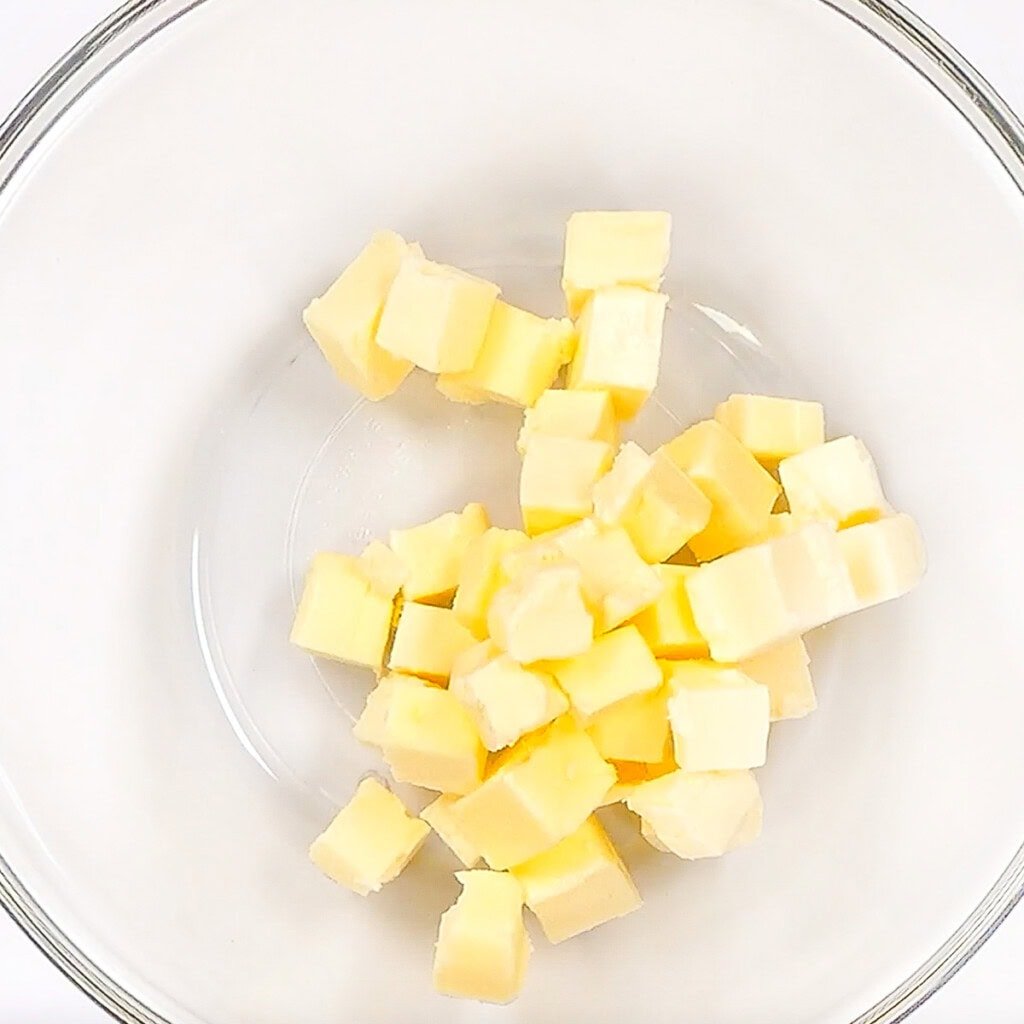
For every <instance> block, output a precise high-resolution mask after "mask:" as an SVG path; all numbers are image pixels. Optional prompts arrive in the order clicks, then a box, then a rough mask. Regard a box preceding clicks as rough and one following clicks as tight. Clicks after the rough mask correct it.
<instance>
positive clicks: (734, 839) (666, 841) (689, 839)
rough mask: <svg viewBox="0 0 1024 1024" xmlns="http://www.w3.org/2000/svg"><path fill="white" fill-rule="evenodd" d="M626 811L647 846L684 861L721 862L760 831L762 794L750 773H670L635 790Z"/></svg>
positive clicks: (628, 801)
mask: <svg viewBox="0 0 1024 1024" xmlns="http://www.w3.org/2000/svg"><path fill="white" fill-rule="evenodd" d="M626 806H627V807H628V808H629V809H630V810H631V811H633V813H634V814H639V815H640V818H641V821H642V825H643V828H642V831H643V835H644V838H645V839H647V840H648V842H650V843H651V845H652V846H655V847H656V848H657V849H661V850H664V851H665V852H669V853H674V854H675V855H676V856H677V857H682V858H683V859H684V860H696V859H698V858H701V857H720V856H721V855H722V854H723V853H726V852H728V851H729V850H733V849H736V848H737V847H739V846H745V845H746V844H748V843H751V842H753V841H754V840H755V839H756V838H757V837H758V835H759V834H760V832H761V820H762V813H763V812H762V804H761V794H760V792H759V790H758V788H757V782H756V780H755V779H754V776H753V774H752V773H751V772H749V771H735V772H686V771H677V772H671V773H669V774H668V775H662V776H661V777H660V778H657V779H653V780H651V781H650V782H641V783H640V784H639V785H637V786H636V787H635V788H634V789H633V791H632V792H631V793H630V794H629V795H628V796H627V797H626Z"/></svg>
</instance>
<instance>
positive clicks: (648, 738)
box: [587, 686, 669, 764]
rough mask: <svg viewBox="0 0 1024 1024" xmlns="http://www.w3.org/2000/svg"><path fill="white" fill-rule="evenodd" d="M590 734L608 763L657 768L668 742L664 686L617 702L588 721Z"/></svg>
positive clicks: (666, 693)
mask: <svg viewBox="0 0 1024 1024" xmlns="http://www.w3.org/2000/svg"><path fill="white" fill-rule="evenodd" d="M587 733H588V735H589V736H590V738H591V739H592V740H593V741H594V746H595V747H597V749H598V751H599V752H600V754H601V756H602V757H603V758H604V759H605V760H606V761H632V762H643V763H650V764H657V763H658V762H659V761H661V760H662V758H663V757H664V756H665V742H666V740H668V739H669V724H668V689H667V688H666V687H664V686H661V687H658V689H656V690H650V691H649V692H647V693H638V694H635V695H634V696H632V697H626V698H625V699H624V700H620V701H617V702H616V703H614V704H611V705H609V706H608V707H606V708H604V709H603V710H602V711H598V712H597V714H595V715H591V716H590V718H589V719H588V720H587Z"/></svg>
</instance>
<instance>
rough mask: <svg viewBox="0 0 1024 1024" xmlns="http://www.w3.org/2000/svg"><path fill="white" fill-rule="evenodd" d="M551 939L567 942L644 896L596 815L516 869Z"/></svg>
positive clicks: (629, 908) (514, 872) (633, 905)
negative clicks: (641, 895)
mask: <svg viewBox="0 0 1024 1024" xmlns="http://www.w3.org/2000/svg"><path fill="white" fill-rule="evenodd" d="M511 873H512V875H513V876H515V878H517V879H518V880H519V882H520V884H521V885H522V887H523V892H524V893H525V895H526V905H527V906H528V907H529V908H530V909H531V910H532V911H533V912H534V914H536V915H537V920H538V921H540V925H541V927H542V928H543V929H544V934H545V935H546V936H547V937H548V939H549V940H550V941H551V942H564V941H565V940H566V939H571V938H572V937H573V936H574V935H580V934H582V933H583V932H588V931H590V929H591V928H596V927H597V926H598V925H600V924H604V923H605V922H606V921H611V920H614V919H615V918H617V917H623V916H624V915H625V914H628V913H630V912H631V911H633V910H637V909H639V907H640V906H641V905H642V903H643V900H642V899H641V898H640V893H639V892H637V888H636V884H635V883H634V882H633V879H632V877H631V876H630V874H629V871H628V870H627V868H626V865H625V864H623V863H622V858H621V857H620V856H619V854H618V852H617V851H616V849H615V847H614V846H613V845H612V842H611V840H610V839H609V838H608V835H607V834H606V832H605V830H604V829H603V828H602V827H601V823H600V822H599V821H598V820H597V818H596V817H593V816H591V817H589V818H587V820H586V821H585V822H584V823H583V824H582V825H580V827H579V828H578V829H577V830H576V831H575V832H573V834H572V835H570V836H566V838H565V839H563V840H562V841H561V842H560V843H558V844H557V845H556V846H553V847H552V848H551V849H550V850H545V852H544V853H541V854H539V855H538V856H536V857H533V858H531V859H530V860H528V861H526V863H525V864H519V865H517V866H516V867H514V868H513V869H512V872H511Z"/></svg>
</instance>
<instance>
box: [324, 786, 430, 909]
mask: <svg viewBox="0 0 1024 1024" xmlns="http://www.w3.org/2000/svg"><path fill="white" fill-rule="evenodd" d="M429 834H430V829H429V827H428V826H427V825H426V824H425V823H424V822H422V821H418V820H417V819H416V818H413V817H411V816H410V815H409V813H408V812H407V811H406V809H405V806H404V805H403V803H402V801H401V800H399V799H398V797H397V796H395V794H394V793H392V792H391V791H390V790H387V789H385V788H384V787H383V786H382V785H381V784H380V783H379V782H378V781H377V780H376V779H363V781H362V782H360V783H359V787H358V788H357V789H356V792H355V796H353V797H352V799H351V800H350V801H349V802H348V804H346V805H345V806H344V807H343V808H342V809H341V811H339V812H338V815H337V817H336V818H335V819H334V820H333V821H332V822H331V823H330V825H328V826H327V829H326V831H325V832H324V833H323V835H321V836H319V837H318V838H317V839H316V840H314V842H313V845H312V846H311V847H310V848H309V856H310V859H311V860H312V861H313V863H314V864H315V865H316V866H317V867H318V868H319V869H320V870H321V871H322V872H323V873H324V874H325V875H327V877H328V878H331V879H333V880H334V881H335V882H338V883H340V884H341V885H344V886H347V887H348V888H349V889H351V890H352V891H353V892H357V893H359V895H360V896H366V895H368V894H369V893H371V892H379V891H380V888H381V886H382V885H384V884H386V883H387V882H390V881H391V880H392V879H394V878H397V877H398V875H399V874H400V873H401V871H402V869H403V868H404V867H405V866H406V864H408V863H409V861H410V860H412V858H413V857H414V856H415V854H416V851H417V850H419V848H420V847H421V846H422V845H423V843H424V841H425V840H426V838H427V836H428V835H429Z"/></svg>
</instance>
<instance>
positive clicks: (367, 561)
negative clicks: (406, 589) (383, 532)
mask: <svg viewBox="0 0 1024 1024" xmlns="http://www.w3.org/2000/svg"><path fill="white" fill-rule="evenodd" d="M359 568H360V569H362V571H363V573H364V574H365V575H366V577H367V579H369V580H370V582H371V583H372V584H373V586H374V589H376V590H377V591H378V592H379V593H381V594H386V595H387V596H388V597H390V598H396V597H398V592H399V591H400V590H401V589H402V587H403V586H404V584H405V581H406V579H407V577H408V570H407V569H406V567H405V563H404V562H403V561H402V560H401V559H400V558H399V557H398V555H396V554H395V553H394V551H392V550H391V548H389V547H388V546H387V544H383V543H381V541H379V540H371V541H370V543H369V544H367V545H366V547H365V548H364V549H363V553H362V554H361V555H360V556H359Z"/></svg>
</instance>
